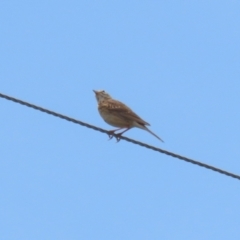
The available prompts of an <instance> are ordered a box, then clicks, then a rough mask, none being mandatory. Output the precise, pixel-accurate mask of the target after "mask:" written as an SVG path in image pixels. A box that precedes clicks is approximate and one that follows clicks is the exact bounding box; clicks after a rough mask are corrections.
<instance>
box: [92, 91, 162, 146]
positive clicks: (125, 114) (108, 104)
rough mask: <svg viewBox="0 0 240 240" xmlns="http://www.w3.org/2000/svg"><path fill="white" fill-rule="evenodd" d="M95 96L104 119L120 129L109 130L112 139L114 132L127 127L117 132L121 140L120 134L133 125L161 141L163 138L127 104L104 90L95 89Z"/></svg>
mask: <svg viewBox="0 0 240 240" xmlns="http://www.w3.org/2000/svg"><path fill="white" fill-rule="evenodd" d="M93 91H94V92H95V96H96V99H97V101H98V111H99V113H100V115H101V117H102V118H103V119H104V121H105V122H106V123H108V124H110V125H111V126H114V127H118V129H115V130H111V131H109V137H110V139H111V138H112V137H113V133H115V132H116V131H118V130H122V129H125V130H124V131H122V132H120V133H118V134H116V135H117V137H116V138H117V142H118V141H120V138H119V137H118V136H121V135H122V134H123V133H124V132H126V131H128V130H129V129H131V128H133V127H137V128H141V129H144V130H146V131H148V132H149V133H151V134H152V135H153V136H155V137H156V138H158V139H159V140H160V141H162V142H163V140H162V139H161V138H160V137H158V136H157V135H156V134H155V133H153V132H151V131H150V130H149V129H148V128H147V127H146V126H150V124H149V123H147V122H145V121H144V120H143V119H141V118H140V117H139V116H138V115H137V114H136V113H134V112H133V111H132V110H131V109H130V108H129V107H127V106H126V105H125V104H123V103H121V102H119V101H117V100H115V99H113V98H111V96H110V95H109V94H108V93H106V92H105V91H104V90H100V91H95V90H93Z"/></svg>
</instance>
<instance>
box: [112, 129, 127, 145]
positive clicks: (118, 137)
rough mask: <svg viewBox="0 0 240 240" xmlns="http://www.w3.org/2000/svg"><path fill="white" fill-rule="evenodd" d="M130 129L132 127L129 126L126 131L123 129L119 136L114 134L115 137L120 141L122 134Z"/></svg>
mask: <svg viewBox="0 0 240 240" xmlns="http://www.w3.org/2000/svg"><path fill="white" fill-rule="evenodd" d="M129 129H131V127H127V129H125V130H124V131H122V132H120V133H118V134H116V135H117V136H114V137H116V139H117V142H119V141H120V139H121V138H120V136H121V135H122V134H123V133H125V132H126V131H128V130H129Z"/></svg>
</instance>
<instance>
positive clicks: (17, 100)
mask: <svg viewBox="0 0 240 240" xmlns="http://www.w3.org/2000/svg"><path fill="white" fill-rule="evenodd" d="M0 97H1V98H5V99H7V100H10V101H13V102H16V103H19V104H22V105H25V106H27V107H30V108H34V109H36V110H39V111H41V112H45V113H47V114H50V115H53V116H55V117H59V118H62V119H65V120H67V121H69V122H73V123H76V124H79V125H82V126H84V127H87V128H91V129H94V130H96V131H99V132H102V133H106V134H108V131H107V130H104V129H102V128H99V127H96V126H93V125H90V124H88V123H84V122H82V121H79V120H76V119H74V118H70V117H67V116H65V115H62V114H59V113H56V112H53V111H50V110H48V109H45V108H42V107H38V106H36V105H33V104H31V103H28V102H24V101H22V100H19V99H16V98H13V97H9V96H7V95H4V94H1V93H0ZM113 135H114V136H115V137H116V135H115V134H113ZM118 138H121V139H123V140H125V141H128V142H131V143H134V144H137V145H139V146H142V147H146V148H149V149H151V150H154V151H157V152H160V153H164V154H166V155H169V156H171V157H174V158H178V159H180V160H183V161H186V162H189V163H192V164H195V165H198V166H200V167H204V168H207V169H210V170H212V171H215V172H218V173H221V174H224V175H226V176H229V177H232V178H236V179H238V180H240V176H239V175H236V174H233V173H230V172H227V171H224V170H222V169H220V168H216V167H213V166H210V165H208V164H205V163H202V162H198V161H195V160H193V159H190V158H186V157H183V156H181V155H178V154H175V153H172V152H168V151H166V150H163V149H160V148H156V147H153V146H151V145H148V144H146V143H142V142H139V141H136V140H133V139H130V138H127V137H124V136H118Z"/></svg>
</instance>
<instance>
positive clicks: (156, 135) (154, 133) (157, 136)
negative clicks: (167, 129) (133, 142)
mask: <svg viewBox="0 0 240 240" xmlns="http://www.w3.org/2000/svg"><path fill="white" fill-rule="evenodd" d="M144 127H145V128H143V129H145V130H146V131H148V132H149V133H151V134H152V135H153V136H155V137H156V138H158V139H159V140H160V141H162V142H164V141H163V140H162V139H161V138H160V137H159V136H157V135H156V134H155V133H153V132H152V131H150V130H149V129H148V128H147V127H146V126H144Z"/></svg>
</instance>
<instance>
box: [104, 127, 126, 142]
mask: <svg viewBox="0 0 240 240" xmlns="http://www.w3.org/2000/svg"><path fill="white" fill-rule="evenodd" d="M121 129H123V128H117V129H114V130H110V131H108V136H109V139H108V140H110V139H112V138H113V133H115V132H116V131H118V130H121Z"/></svg>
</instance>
